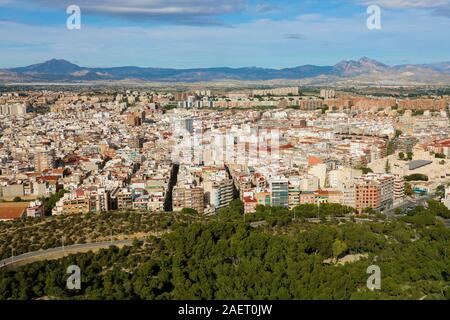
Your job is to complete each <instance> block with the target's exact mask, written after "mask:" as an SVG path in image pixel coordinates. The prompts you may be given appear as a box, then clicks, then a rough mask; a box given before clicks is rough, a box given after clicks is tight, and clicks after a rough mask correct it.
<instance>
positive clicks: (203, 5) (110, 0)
mask: <svg viewBox="0 0 450 320" xmlns="http://www.w3.org/2000/svg"><path fill="white" fill-rule="evenodd" d="M3 1H7V2H6V4H9V5H16V6H23V7H25V8H30V7H32V6H35V7H40V6H44V7H47V8H59V9H61V10H63V9H65V8H66V7H67V6H69V5H72V4H76V5H78V6H79V7H80V8H81V10H82V12H88V13H95V14H99V15H107V16H116V17H125V18H128V19H139V20H149V19H153V20H160V21H165V20H167V21H170V22H175V23H177V22H179V23H193V24H201V23H212V22H214V21H213V20H212V18H213V17H215V16H218V15H222V14H230V13H236V12H240V11H242V10H244V9H245V8H246V0H127V1H123V0H96V1H92V0H76V1H74V0H0V4H1V3H2V2H3ZM208 19H209V20H208ZM215 22H216V23H217V21H215Z"/></svg>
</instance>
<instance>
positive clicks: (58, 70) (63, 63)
mask: <svg viewBox="0 0 450 320" xmlns="http://www.w3.org/2000/svg"><path fill="white" fill-rule="evenodd" d="M82 69H83V68H81V67H80V66H77V65H76V64H73V63H72V62H69V61H67V60H64V59H51V60H48V61H45V62H42V63H37V64H33V65H30V66H27V67H20V68H14V69H12V71H14V72H19V73H42V74H51V75H60V74H70V73H73V72H77V71H80V70H82Z"/></svg>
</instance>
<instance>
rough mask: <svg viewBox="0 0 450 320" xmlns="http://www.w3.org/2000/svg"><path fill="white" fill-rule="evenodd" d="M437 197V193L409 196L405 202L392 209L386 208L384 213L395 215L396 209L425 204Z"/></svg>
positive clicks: (390, 215) (389, 215)
mask: <svg viewBox="0 0 450 320" xmlns="http://www.w3.org/2000/svg"><path fill="white" fill-rule="evenodd" d="M434 198H435V194H430V195H426V196H422V197H420V198H412V199H411V198H408V199H406V200H405V201H404V202H403V203H401V204H400V205H397V206H395V207H393V208H391V209H388V210H385V211H383V213H384V214H386V215H387V216H388V217H391V218H392V217H395V216H396V214H395V209H398V208H400V209H406V208H408V207H417V206H424V205H425V204H426V203H427V201H428V200H430V199H434Z"/></svg>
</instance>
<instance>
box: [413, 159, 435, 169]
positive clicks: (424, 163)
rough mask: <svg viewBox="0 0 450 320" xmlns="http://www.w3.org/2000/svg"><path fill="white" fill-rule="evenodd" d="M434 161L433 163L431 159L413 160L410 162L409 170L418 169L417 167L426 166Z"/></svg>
mask: <svg viewBox="0 0 450 320" xmlns="http://www.w3.org/2000/svg"><path fill="white" fill-rule="evenodd" d="M432 163H433V161H429V160H413V161H411V162H410V163H409V164H408V166H409V170H416V169H419V168H422V167H425V166H427V165H429V164H432Z"/></svg>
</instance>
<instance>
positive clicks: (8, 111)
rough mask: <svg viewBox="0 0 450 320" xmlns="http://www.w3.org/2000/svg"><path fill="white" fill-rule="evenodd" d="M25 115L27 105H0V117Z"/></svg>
mask: <svg viewBox="0 0 450 320" xmlns="http://www.w3.org/2000/svg"><path fill="white" fill-rule="evenodd" d="M26 113H27V104H25V103H14V104H5V105H0V115H3V116H21V115H24V114H26Z"/></svg>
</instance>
